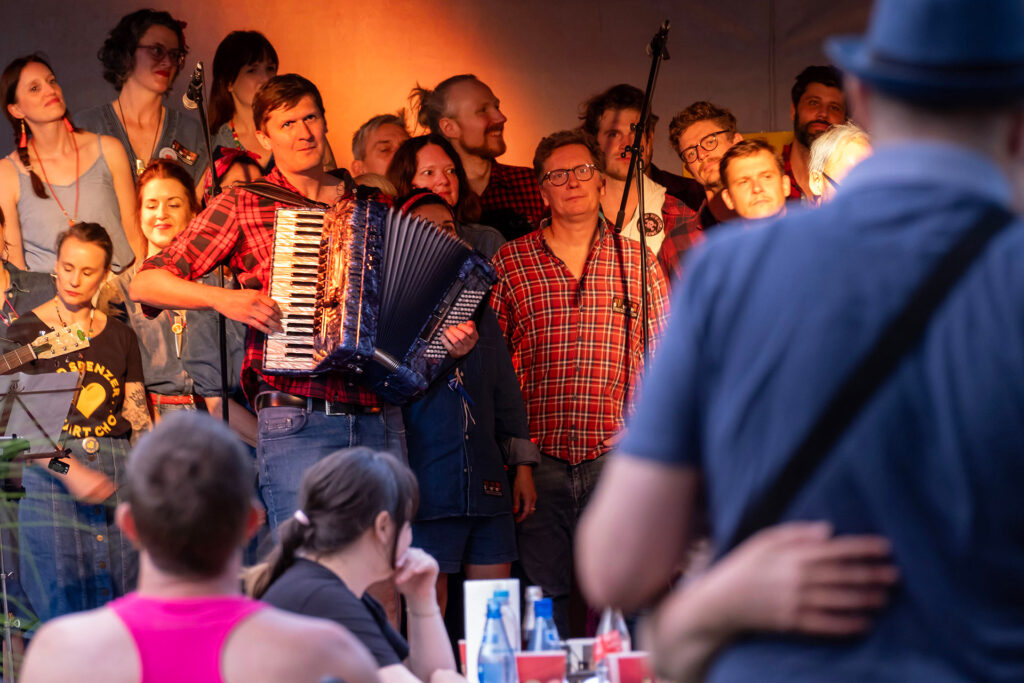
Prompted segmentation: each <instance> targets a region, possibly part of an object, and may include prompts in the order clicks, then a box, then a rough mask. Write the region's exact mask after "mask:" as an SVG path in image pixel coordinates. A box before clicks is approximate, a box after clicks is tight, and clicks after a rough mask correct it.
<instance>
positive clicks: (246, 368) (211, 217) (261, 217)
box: [142, 168, 380, 406]
mask: <svg viewBox="0 0 1024 683" xmlns="http://www.w3.org/2000/svg"><path fill="white" fill-rule="evenodd" d="M265 180H268V181H270V182H272V183H274V184H275V185H280V186H281V187H283V188H285V189H287V190H291V191H292V192H298V190H297V189H295V187H294V186H293V185H292V184H291V183H289V182H288V181H287V180H286V179H285V177H284V176H283V175H282V174H281V172H280V171H279V170H278V169H276V168H275V169H274V170H273V171H271V172H270V173H268V174H267V176H266V178H265ZM282 206H287V205H286V204H281V203H277V202H274V201H272V200H270V199H266V198H264V197H259V196H257V195H255V194H252V193H251V192H246V191H245V190H239V189H231V190H228V191H226V192H224V193H223V194H221V195H220V196H218V197H217V198H216V199H214V200H213V201H212V202H211V203H210V206H209V207H207V208H206V210H205V211H203V212H202V213H200V214H199V215H198V216H196V217H195V218H194V219H193V220H192V222H191V223H190V224H189V226H188V227H187V228H186V229H185V230H184V231H182V233H181V234H180V235H178V236H177V237H176V238H175V239H174V241H173V242H172V243H171V244H170V245H169V246H168V247H167V248H166V249H164V250H163V251H161V252H160V253H159V254H157V255H156V256H153V257H151V258H149V259H147V260H146V262H145V263H143V264H142V270H149V269H151V268H160V269H162V270H166V271H168V272H169V273H172V274H173V275H176V276H178V277H181V278H185V279H187V280H196V279H198V278H200V277H202V276H203V275H205V274H206V273H208V272H209V271H211V270H213V268H214V267H215V266H217V265H219V264H221V263H225V264H227V265H228V266H229V267H230V268H231V270H232V271H234V272H235V274H236V275H237V277H238V282H239V285H240V286H241V287H244V288H246V289H258V290H260V291H261V292H263V293H264V294H265V293H266V292H267V285H268V280H269V276H270V266H271V255H272V252H273V248H274V212H275V210H276V209H277V208H278V207H282ZM264 337H265V335H264V334H263V333H262V332H259V331H258V330H256V329H255V328H249V334H248V336H247V337H246V340H245V358H244V360H243V362H242V386H243V387H244V388H245V392H246V394H247V395H248V396H249V399H250V400H254V399H255V397H256V391H257V390H258V387H259V383H260V382H265V383H266V384H269V385H270V386H272V387H273V388H275V389H277V390H278V391H284V392H287V393H289V394H294V395H295V396H305V397H312V398H323V399H327V400H329V401H341V402H344V403H355V404H358V405H362V406H377V405H380V399H378V397H377V396H376V394H374V393H373V392H371V391H369V390H367V389H363V388H362V387H359V386H357V385H355V384H353V383H351V382H349V381H348V380H346V379H343V378H342V377H341V376H340V375H338V374H337V373H328V374H324V375H317V376H297V377H296V376H285V375H269V374H265V373H263V372H262V368H263V340H264Z"/></svg>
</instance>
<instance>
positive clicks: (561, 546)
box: [518, 454, 605, 638]
mask: <svg viewBox="0 0 1024 683" xmlns="http://www.w3.org/2000/svg"><path fill="white" fill-rule="evenodd" d="M604 461H605V456H602V457H600V458H597V459H596V460H585V461H583V462H581V463H580V464H579V465H570V464H569V463H568V462H566V461H565V460H559V459H558V458H552V457H551V456H549V455H544V454H541V459H540V463H539V464H538V465H537V467H536V468H535V469H534V471H533V485H534V486H535V487H536V489H537V510H536V512H534V513H533V514H532V515H530V516H529V517H527V518H526V519H525V520H524V521H523V522H521V523H520V524H519V529H518V537H519V562H520V563H521V564H522V565H523V571H525V572H526V576H527V578H529V580H530V583H532V584H535V585H538V586H540V587H541V589H542V590H543V591H544V597H548V598H551V601H552V606H553V616H554V619H555V625H556V626H557V627H558V634H559V635H560V636H562V638H568V637H570V636H571V635H572V634H570V633H569V593H570V592H571V591H572V581H573V561H572V549H573V540H574V539H575V537H576V523H577V522H578V521H579V518H580V515H581V514H582V512H583V508H585V507H586V505H587V503H588V502H589V501H590V494H591V493H592V492H593V491H594V487H595V486H597V480H598V477H599V476H600V475H601V470H602V469H603V468H604Z"/></svg>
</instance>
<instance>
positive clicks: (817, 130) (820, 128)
mask: <svg viewBox="0 0 1024 683" xmlns="http://www.w3.org/2000/svg"><path fill="white" fill-rule="evenodd" d="M790 94H791V96H792V99H793V101H792V103H791V104H790V105H789V115H790V117H792V119H793V142H791V143H790V144H788V145H786V146H785V147H783V148H782V163H783V164H784V165H785V167H786V175H788V176H789V185H790V190H789V198H790V199H804V198H807V199H810V198H811V197H812V196H813V195H812V193H811V186H810V180H809V179H808V172H807V169H808V164H809V162H810V159H811V144H813V143H814V141H815V140H816V139H817V138H818V136H819V135H821V134H822V133H824V132H825V131H826V130H828V129H829V128H831V127H832V126H834V125H836V124H839V123H842V122H843V121H845V120H846V97H845V95H844V94H843V83H842V79H841V78H840V75H839V72H838V71H836V70H835V68H833V67H831V66H809V67H807V68H806V69H804V70H803V71H801V72H800V75H799V76H797V77H796V83H794V84H793V90H792V92H791V93H790Z"/></svg>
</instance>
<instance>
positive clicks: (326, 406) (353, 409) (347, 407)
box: [256, 391, 380, 415]
mask: <svg viewBox="0 0 1024 683" xmlns="http://www.w3.org/2000/svg"><path fill="white" fill-rule="evenodd" d="M264 408H301V409H302V410H306V411H308V412H311V413H323V414H324V415H372V414H374V413H379V412H380V407H378V406H362V405H359V404H358V403H343V402H341V401H328V400H325V399H322V398H308V397H303V396H293V395H292V394H286V393H284V392H283V391H262V392H260V393H259V395H257V396H256V412H257V413H258V412H260V411H261V410H263V409H264Z"/></svg>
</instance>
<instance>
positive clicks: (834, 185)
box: [821, 171, 839, 192]
mask: <svg viewBox="0 0 1024 683" xmlns="http://www.w3.org/2000/svg"><path fill="white" fill-rule="evenodd" d="M821 177H822V178H824V179H825V180H827V181H828V184H829V185H831V186H832V189H833V190H834V191H836V192H838V191H839V182H838V181H836V180H833V179H832V178H831V177H829V175H828V173H825V172H824V171H822V172H821Z"/></svg>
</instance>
